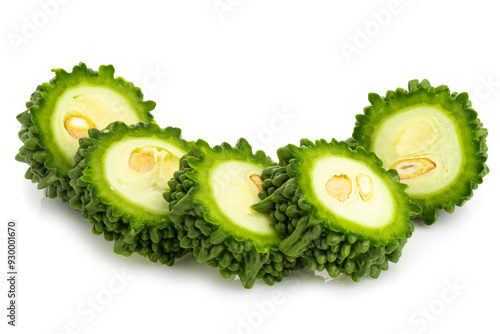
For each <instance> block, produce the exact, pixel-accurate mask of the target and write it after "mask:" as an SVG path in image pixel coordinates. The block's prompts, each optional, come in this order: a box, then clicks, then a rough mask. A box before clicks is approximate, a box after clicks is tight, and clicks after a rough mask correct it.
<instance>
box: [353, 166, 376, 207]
mask: <svg viewBox="0 0 500 334" xmlns="http://www.w3.org/2000/svg"><path fill="white" fill-rule="evenodd" d="M356 184H357V185H358V189H359V196H360V197H361V199H362V200H363V201H365V202H367V201H368V200H370V198H372V195H373V182H372V178H371V177H370V176H368V175H366V174H362V173H361V174H358V175H357V176H356Z"/></svg>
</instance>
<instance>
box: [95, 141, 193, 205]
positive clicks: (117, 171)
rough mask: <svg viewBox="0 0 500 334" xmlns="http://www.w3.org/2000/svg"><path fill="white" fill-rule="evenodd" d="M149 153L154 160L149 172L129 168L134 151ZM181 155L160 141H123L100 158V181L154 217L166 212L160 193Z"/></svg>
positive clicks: (165, 186) (179, 151) (176, 166)
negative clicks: (101, 164)
mask: <svg viewBox="0 0 500 334" xmlns="http://www.w3.org/2000/svg"><path fill="white" fill-rule="evenodd" d="M138 151H139V152H151V153H153V156H154V158H155V165H154V167H153V169H152V170H150V171H148V172H145V173H139V172H136V171H135V170H133V169H131V168H130V166H129V158H130V155H131V154H132V153H134V152H138ZM184 154H185V152H183V151H182V150H180V149H178V148H177V147H175V146H173V145H171V144H170V143H168V142H165V141H163V140H161V139H153V138H130V137H129V138H126V139H124V140H121V141H120V142H117V143H115V144H112V145H111V146H110V147H109V148H108V150H107V151H106V153H105V155H104V158H103V159H104V161H103V163H104V178H105V180H106V181H107V183H108V184H109V186H110V188H111V190H112V191H116V192H117V193H118V194H119V195H120V196H121V197H123V198H126V199H127V200H128V201H129V202H131V203H134V204H136V205H138V206H139V207H142V208H144V209H146V210H148V211H150V212H152V213H155V214H165V213H167V212H168V203H167V201H165V199H164V198H163V196H162V194H163V192H164V191H166V190H168V184H167V182H168V181H169V180H170V179H171V178H172V176H173V174H174V172H175V171H176V170H177V169H178V168H179V158H180V157H181V156H183V155H184Z"/></svg>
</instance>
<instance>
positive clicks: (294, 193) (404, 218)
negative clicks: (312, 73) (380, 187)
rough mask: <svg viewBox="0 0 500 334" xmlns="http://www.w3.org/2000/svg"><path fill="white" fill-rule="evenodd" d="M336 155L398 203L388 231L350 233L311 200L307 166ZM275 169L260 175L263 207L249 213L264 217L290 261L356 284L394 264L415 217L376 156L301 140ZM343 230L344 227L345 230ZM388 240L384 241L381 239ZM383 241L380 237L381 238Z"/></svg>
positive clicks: (281, 155) (282, 153) (354, 229)
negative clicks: (368, 173) (376, 180)
mask: <svg viewBox="0 0 500 334" xmlns="http://www.w3.org/2000/svg"><path fill="white" fill-rule="evenodd" d="M325 155H335V156H340V157H345V158H351V159H353V160H356V161H359V162H362V163H365V164H366V165H368V166H369V167H370V168H371V170H372V171H373V172H374V173H376V175H377V176H379V177H380V178H381V179H383V180H384V182H385V183H386V184H387V185H388V187H389V188H390V190H391V192H392V194H393V196H394V197H395V199H396V200H395V202H396V203H398V207H397V212H396V214H395V218H394V221H393V222H392V223H391V224H390V225H389V226H388V230H387V231H385V230H384V231H380V230H375V231H370V230H369V229H364V228H362V227H361V226H359V225H357V226H356V224H349V223H348V224H347V225H348V226H349V229H347V228H345V227H342V226H341V225H342V224H337V223H336V222H338V221H342V219H341V218H339V217H336V216H335V215H334V214H332V213H331V212H330V211H329V210H328V209H326V208H324V207H323V206H322V205H321V204H320V203H319V202H318V201H317V199H315V198H314V196H315V195H312V189H311V182H310V175H309V174H310V173H309V172H310V170H311V169H310V163H311V162H313V161H314V160H315V159H317V158H318V157H322V156H325ZM278 157H279V159H280V166H272V167H270V168H267V169H265V170H264V172H263V175H262V179H263V180H264V182H263V184H262V188H263V191H262V192H261V193H260V194H259V197H260V198H261V199H262V202H260V203H258V204H256V205H254V206H253V209H254V210H257V211H259V212H261V213H268V214H269V217H270V218H271V220H272V221H273V225H274V227H275V229H276V230H277V231H278V233H279V235H280V236H281V237H283V238H284V240H283V242H282V243H281V245H280V249H281V250H282V251H283V252H284V253H285V254H287V255H289V256H291V257H296V256H302V257H303V258H304V259H305V260H306V261H307V265H308V266H309V268H310V269H311V270H318V271H322V270H324V269H326V270H327V272H328V274H329V275H330V276H331V277H333V278H335V277H338V276H339V275H340V274H341V273H343V274H345V275H347V276H349V277H351V278H352V279H353V280H354V281H356V282H357V281H359V280H360V279H361V278H362V277H364V276H368V275H369V276H371V277H373V278H377V277H378V276H379V274H380V272H381V270H387V269H388V262H389V261H391V262H397V261H398V260H399V258H400V256H401V252H402V248H403V246H404V245H405V244H406V242H407V239H408V238H409V237H410V236H411V234H412V232H413V230H414V225H413V222H412V220H411V219H410V216H412V215H415V214H416V212H418V208H417V207H416V206H415V205H413V204H411V203H410V201H409V199H408V195H407V194H406V193H405V191H404V190H405V189H406V185H404V184H401V183H399V182H398V181H399V176H398V175H397V173H396V171H394V170H393V171H386V170H385V169H383V167H382V161H381V160H380V159H378V158H377V157H376V156H375V154H373V153H367V152H366V151H365V150H364V149H363V148H361V147H360V148H357V149H356V150H354V151H353V150H351V149H350V148H349V147H348V145H347V144H346V143H345V142H337V141H335V140H332V141H331V142H327V141H326V140H317V141H316V142H315V143H313V142H312V141H309V140H307V139H302V140H301V142H300V147H297V146H294V145H291V144H290V145H287V146H285V147H282V148H280V149H279V150H278ZM344 226H346V225H344ZM386 234H389V236H387V237H383V236H384V235H386ZM381 236H382V237H381Z"/></svg>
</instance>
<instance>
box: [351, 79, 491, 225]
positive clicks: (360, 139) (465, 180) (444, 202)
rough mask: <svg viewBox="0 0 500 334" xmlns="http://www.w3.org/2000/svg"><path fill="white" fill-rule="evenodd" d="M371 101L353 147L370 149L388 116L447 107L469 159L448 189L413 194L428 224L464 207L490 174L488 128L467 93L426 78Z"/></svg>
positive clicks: (359, 118)
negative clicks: (418, 108)
mask: <svg viewBox="0 0 500 334" xmlns="http://www.w3.org/2000/svg"><path fill="white" fill-rule="evenodd" d="M368 100H369V101H370V104H371V105H370V106H368V107H366V108H364V110H363V114H359V115H356V125H355V127H354V131H353V134H352V138H350V139H348V140H347V141H348V142H349V144H350V146H351V147H356V146H362V147H364V148H365V149H366V150H368V151H370V150H371V145H372V135H373V133H374V131H375V129H376V127H377V126H379V125H380V124H381V122H382V121H383V120H384V119H385V118H386V117H387V116H389V115H391V114H394V113H397V112H398V111H399V110H402V109H404V108H408V107H410V106H414V105H419V104H428V105H438V106H440V107H441V108H442V109H444V110H446V111H447V112H448V115H449V116H450V117H451V118H452V119H453V120H454V122H455V124H457V127H456V128H457V129H458V130H459V133H458V135H459V136H460V142H461V143H462V149H463V150H464V153H465V154H464V156H465V159H466V162H465V164H464V167H463V170H462V171H461V173H460V175H459V176H458V177H457V178H456V180H455V182H454V184H453V185H451V186H450V187H448V190H446V191H444V192H441V193H439V194H436V195H434V196H432V197H428V198H425V199H419V198H411V197H410V199H411V200H412V201H413V202H414V203H415V204H417V205H418V206H419V207H420V208H421V211H422V213H421V215H420V216H421V217H422V221H423V222H424V223H425V224H427V225H431V224H433V223H435V222H436V220H437V217H438V212H439V210H441V209H445V210H446V211H447V212H448V213H452V212H453V211H454V210H455V205H458V206H462V205H463V204H464V203H465V202H467V201H468V200H469V199H471V198H472V195H473V190H475V189H477V188H478V185H479V184H481V183H482V182H483V178H484V177H485V176H486V175H487V174H488V173H489V169H488V166H487V165H486V160H487V158H488V155H487V151H488V147H487V146H486V137H487V135H488V131H487V130H486V128H484V127H483V124H482V123H481V121H480V120H479V119H478V117H477V116H478V115H477V112H476V111H475V110H474V109H472V104H471V101H470V100H469V96H468V94H467V93H460V94H458V93H456V92H455V93H450V89H449V88H448V87H447V86H445V85H441V86H437V87H432V86H431V85H430V83H429V81H427V80H425V79H424V80H422V81H421V82H418V80H411V81H409V82H408V90H407V91H406V90H404V89H403V88H398V89H396V90H395V91H387V93H386V95H385V97H383V96H380V95H378V94H375V93H370V94H369V95H368Z"/></svg>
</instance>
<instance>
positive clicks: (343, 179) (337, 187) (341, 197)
mask: <svg viewBox="0 0 500 334" xmlns="http://www.w3.org/2000/svg"><path fill="white" fill-rule="evenodd" d="M325 189H326V192H327V193H328V195H330V196H332V197H333V198H335V199H336V200H338V201H339V202H341V203H344V202H345V201H347V200H348V199H349V195H350V194H351V190H352V186H351V179H349V177H348V176H347V175H345V174H342V175H335V176H334V177H332V178H331V179H330V180H328V181H327V182H326V184H325Z"/></svg>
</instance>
